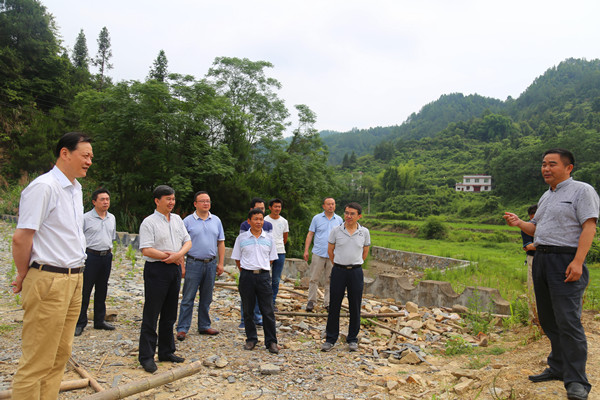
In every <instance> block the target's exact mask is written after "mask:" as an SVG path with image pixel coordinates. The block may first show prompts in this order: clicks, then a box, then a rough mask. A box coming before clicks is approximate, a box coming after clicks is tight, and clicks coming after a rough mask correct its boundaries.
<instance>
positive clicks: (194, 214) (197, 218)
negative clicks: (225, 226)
mask: <svg viewBox="0 0 600 400" xmlns="http://www.w3.org/2000/svg"><path fill="white" fill-rule="evenodd" d="M192 215H193V216H194V219H195V220H199V219H202V218H200V216H198V214H196V211H194V212H193V213H192ZM211 218H212V214H211V213H210V211H209V212H208V217H207V218H206V219H207V220H208V219H211Z"/></svg>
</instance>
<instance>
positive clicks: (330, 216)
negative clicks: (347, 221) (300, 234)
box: [304, 197, 344, 311]
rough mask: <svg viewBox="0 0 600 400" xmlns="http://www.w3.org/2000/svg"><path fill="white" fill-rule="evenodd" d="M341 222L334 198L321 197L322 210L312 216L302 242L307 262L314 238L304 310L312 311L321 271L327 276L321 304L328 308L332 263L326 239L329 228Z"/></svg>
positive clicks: (315, 301)
mask: <svg viewBox="0 0 600 400" xmlns="http://www.w3.org/2000/svg"><path fill="white" fill-rule="evenodd" d="M343 223H344V221H343V220H342V218H341V217H340V216H339V215H336V214H335V199H333V198H332V197H326V198H325V199H323V212H322V213H320V214H317V215H315V216H314V217H313V219H312V222H311V223H310V227H309V228H308V234H307V235H306V241H305V243H304V261H307V262H308V254H309V253H308V250H309V248H310V243H311V242H312V240H313V237H314V239H315V240H314V245H313V250H312V253H313V254H312V262H311V263H310V282H309V284H308V303H307V304H306V311H312V310H313V309H314V308H315V304H316V303H317V289H318V287H319V280H320V279H321V276H322V275H323V273H325V277H326V278H327V282H326V283H325V293H324V299H323V306H324V307H325V309H326V310H329V278H330V277H331V268H332V266H333V264H332V263H331V260H330V259H329V255H328V254H327V247H328V245H329V243H328V241H327V240H328V239H329V232H331V229H332V228H334V227H336V226H340V225H341V224H343Z"/></svg>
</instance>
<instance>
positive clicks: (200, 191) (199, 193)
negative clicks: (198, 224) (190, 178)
mask: <svg viewBox="0 0 600 400" xmlns="http://www.w3.org/2000/svg"><path fill="white" fill-rule="evenodd" d="M201 194H208V192H207V191H205V190H199V191H197V192H196V194H195V195H194V202H196V201H198V196H200V195H201Z"/></svg>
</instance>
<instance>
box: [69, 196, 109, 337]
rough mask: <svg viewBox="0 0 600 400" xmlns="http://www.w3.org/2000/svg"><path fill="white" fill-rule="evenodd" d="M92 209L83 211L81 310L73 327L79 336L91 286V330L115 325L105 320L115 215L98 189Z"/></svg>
mask: <svg viewBox="0 0 600 400" xmlns="http://www.w3.org/2000/svg"><path fill="white" fill-rule="evenodd" d="M92 204H93V205H94V208H92V209H91V210H90V211H88V212H86V213H85V214H83V234H84V235H85V239H86V242H87V248H86V250H85V252H86V254H87V259H86V260H85V270H84V272H83V293H82V296H81V312H80V313H79V320H78V321H77V326H76V327H75V336H80V335H81V334H82V333H83V329H84V328H85V327H86V325H87V323H88V318H87V309H88V306H89V304H90V295H91V294H92V288H94V287H95V289H94V329H104V330H107V331H113V330H114V329H115V327H114V326H112V325H110V324H108V323H106V322H105V321H104V317H105V316H106V294H107V292H108V278H110V269H111V263H112V257H113V255H112V247H113V241H114V240H116V239H117V230H116V221H115V216H114V215H112V214H111V213H109V212H108V208H109V207H110V193H109V192H108V190H106V189H103V188H101V189H97V190H95V191H94V193H92Z"/></svg>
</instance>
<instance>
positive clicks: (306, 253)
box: [304, 250, 308, 262]
mask: <svg viewBox="0 0 600 400" xmlns="http://www.w3.org/2000/svg"><path fill="white" fill-rule="evenodd" d="M304 261H306V262H308V250H306V251H305V252H304Z"/></svg>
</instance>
